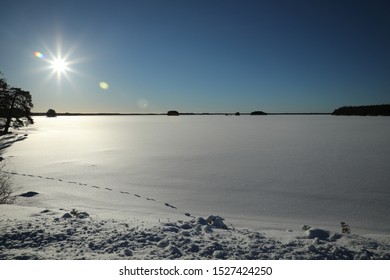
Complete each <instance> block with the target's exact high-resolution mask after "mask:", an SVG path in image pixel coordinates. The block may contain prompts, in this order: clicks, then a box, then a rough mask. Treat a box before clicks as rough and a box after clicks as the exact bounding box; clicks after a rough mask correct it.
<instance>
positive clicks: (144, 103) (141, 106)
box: [137, 98, 149, 109]
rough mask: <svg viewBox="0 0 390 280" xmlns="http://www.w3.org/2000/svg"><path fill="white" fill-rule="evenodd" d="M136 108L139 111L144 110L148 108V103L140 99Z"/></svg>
mask: <svg viewBox="0 0 390 280" xmlns="http://www.w3.org/2000/svg"><path fill="white" fill-rule="evenodd" d="M137 106H138V108H140V109H146V108H148V106H149V102H148V101H147V100H146V99H143V98H141V99H138V101H137Z"/></svg>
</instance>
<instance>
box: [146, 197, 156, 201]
mask: <svg viewBox="0 0 390 280" xmlns="http://www.w3.org/2000/svg"><path fill="white" fill-rule="evenodd" d="M146 200H151V201H156V200H155V199H153V198H149V197H147V198H146Z"/></svg>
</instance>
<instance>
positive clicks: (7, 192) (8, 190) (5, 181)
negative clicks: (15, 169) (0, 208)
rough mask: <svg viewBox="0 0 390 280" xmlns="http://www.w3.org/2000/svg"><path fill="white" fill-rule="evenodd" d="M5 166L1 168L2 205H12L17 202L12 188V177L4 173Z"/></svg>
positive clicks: (0, 197) (0, 192)
mask: <svg viewBox="0 0 390 280" xmlns="http://www.w3.org/2000/svg"><path fill="white" fill-rule="evenodd" d="M3 167H4V165H2V166H1V167H0V204H12V203H14V202H15V199H16V196H15V195H14V192H15V189H14V188H13V186H12V180H11V179H12V178H11V175H9V174H8V173H5V172H3V171H2V169H3Z"/></svg>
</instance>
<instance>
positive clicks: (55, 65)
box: [50, 57, 69, 75]
mask: <svg viewBox="0 0 390 280" xmlns="http://www.w3.org/2000/svg"><path fill="white" fill-rule="evenodd" d="M68 65H69V63H68V62H67V61H66V60H65V59H63V58H60V57H56V58H54V59H53V60H51V61H50V67H51V69H52V70H53V72H55V73H57V75H60V74H65V73H66V71H68V70H69V67H68Z"/></svg>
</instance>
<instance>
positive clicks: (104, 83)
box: [99, 82, 110, 90]
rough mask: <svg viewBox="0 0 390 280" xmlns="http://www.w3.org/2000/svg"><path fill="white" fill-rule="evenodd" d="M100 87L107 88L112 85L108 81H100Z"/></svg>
mask: <svg viewBox="0 0 390 280" xmlns="http://www.w3.org/2000/svg"><path fill="white" fill-rule="evenodd" d="M99 87H100V88H101V89H102V90H107V89H108V88H109V87H110V85H109V84H108V83H106V82H100V83H99Z"/></svg>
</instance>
